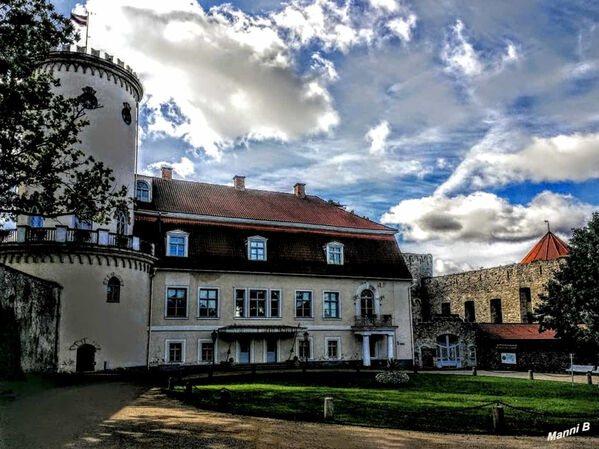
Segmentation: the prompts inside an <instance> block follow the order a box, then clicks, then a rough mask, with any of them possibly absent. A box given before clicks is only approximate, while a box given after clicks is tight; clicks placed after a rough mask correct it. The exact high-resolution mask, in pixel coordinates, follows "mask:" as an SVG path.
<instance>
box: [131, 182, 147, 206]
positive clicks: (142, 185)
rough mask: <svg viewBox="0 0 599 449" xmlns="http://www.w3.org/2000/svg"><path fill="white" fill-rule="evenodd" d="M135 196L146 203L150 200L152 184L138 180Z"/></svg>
mask: <svg viewBox="0 0 599 449" xmlns="http://www.w3.org/2000/svg"><path fill="white" fill-rule="evenodd" d="M135 198H137V200H138V201H144V202H146V203H147V202H149V201H150V185H149V184H148V183H147V182H146V181H137V184H136V189H135Z"/></svg>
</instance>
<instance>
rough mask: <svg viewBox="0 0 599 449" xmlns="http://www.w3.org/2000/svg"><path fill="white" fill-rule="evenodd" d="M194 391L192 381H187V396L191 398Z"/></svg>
mask: <svg viewBox="0 0 599 449" xmlns="http://www.w3.org/2000/svg"><path fill="white" fill-rule="evenodd" d="M192 391H193V386H192V385H191V382H187V383H186V384H185V396H187V397H188V398H190V397H191V393H192Z"/></svg>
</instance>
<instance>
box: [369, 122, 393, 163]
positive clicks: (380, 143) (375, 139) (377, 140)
mask: <svg viewBox="0 0 599 449" xmlns="http://www.w3.org/2000/svg"><path fill="white" fill-rule="evenodd" d="M390 133H391V127H390V126H389V122H388V121H387V120H382V121H381V122H380V123H379V124H378V125H376V126H375V127H373V128H370V129H369V130H368V132H367V133H366V136H365V137H366V139H367V140H369V141H370V150H369V151H370V154H379V155H382V154H385V148H386V146H387V137H389V134H390Z"/></svg>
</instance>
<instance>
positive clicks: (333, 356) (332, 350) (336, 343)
mask: <svg viewBox="0 0 599 449" xmlns="http://www.w3.org/2000/svg"><path fill="white" fill-rule="evenodd" d="M325 351H326V356H327V359H329V360H339V359H340V358H341V339H340V338H338V337H327V338H325Z"/></svg>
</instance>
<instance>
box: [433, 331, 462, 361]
mask: <svg viewBox="0 0 599 449" xmlns="http://www.w3.org/2000/svg"><path fill="white" fill-rule="evenodd" d="M437 345H438V348H439V360H438V361H437V366H438V367H439V368H442V367H444V366H448V367H454V368H459V367H461V366H462V362H461V360H460V345H459V342H458V338H457V337H456V336H455V335H450V334H445V335H441V336H439V337H438V338H437Z"/></svg>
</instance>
